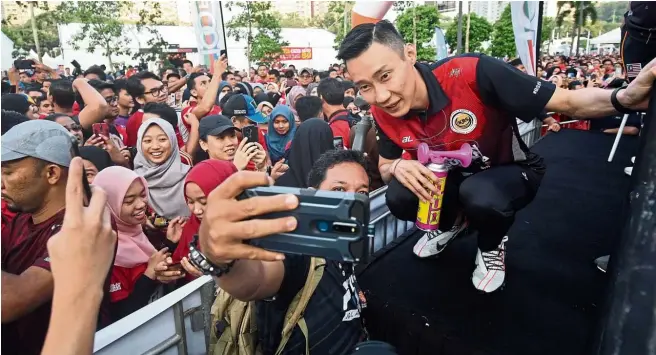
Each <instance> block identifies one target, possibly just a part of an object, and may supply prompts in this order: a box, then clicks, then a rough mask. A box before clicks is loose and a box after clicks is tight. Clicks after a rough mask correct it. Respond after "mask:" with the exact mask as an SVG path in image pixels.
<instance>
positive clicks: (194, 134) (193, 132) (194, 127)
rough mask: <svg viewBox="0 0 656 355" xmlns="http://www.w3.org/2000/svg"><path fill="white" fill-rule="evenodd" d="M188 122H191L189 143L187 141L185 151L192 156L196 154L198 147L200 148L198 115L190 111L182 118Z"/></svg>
mask: <svg viewBox="0 0 656 355" xmlns="http://www.w3.org/2000/svg"><path fill="white" fill-rule="evenodd" d="M182 119H183V120H185V121H186V122H187V123H189V126H190V128H191V129H190V130H189V138H187V143H185V146H184V151H185V152H187V154H189V155H191V156H192V157H193V156H194V154H196V149H198V146H199V144H198V140H199V139H200V134H199V133H198V125H199V124H200V122H198V117H196V115H194V114H193V113H188V114H187V115H186V116H185V117H183V118H182Z"/></svg>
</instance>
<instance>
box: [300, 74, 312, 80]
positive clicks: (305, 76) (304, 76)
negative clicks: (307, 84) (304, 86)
mask: <svg viewBox="0 0 656 355" xmlns="http://www.w3.org/2000/svg"><path fill="white" fill-rule="evenodd" d="M299 78H301V79H312V75H308V74H304V75H301V76H299Z"/></svg>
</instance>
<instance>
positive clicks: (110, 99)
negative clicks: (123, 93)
mask: <svg viewBox="0 0 656 355" xmlns="http://www.w3.org/2000/svg"><path fill="white" fill-rule="evenodd" d="M105 102H107V103H108V104H110V105H111V104H114V103H118V96H109V97H106V98H105Z"/></svg>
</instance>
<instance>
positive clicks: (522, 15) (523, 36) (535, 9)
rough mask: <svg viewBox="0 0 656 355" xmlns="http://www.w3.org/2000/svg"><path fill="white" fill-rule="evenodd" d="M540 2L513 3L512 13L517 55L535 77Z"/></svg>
mask: <svg viewBox="0 0 656 355" xmlns="http://www.w3.org/2000/svg"><path fill="white" fill-rule="evenodd" d="M540 4H541V2H539V1H511V2H510V13H511V15H512V24H513V31H514V32H515V45H516V46H517V54H518V55H519V58H521V60H522V63H523V64H524V67H525V68H526V72H527V73H528V74H530V75H535V72H536V70H535V69H536V65H537V54H536V53H535V50H536V49H535V46H536V44H537V42H536V41H537V39H536V36H537V33H538V17H539V6H540Z"/></svg>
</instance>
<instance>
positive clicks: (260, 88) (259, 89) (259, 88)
mask: <svg viewBox="0 0 656 355" xmlns="http://www.w3.org/2000/svg"><path fill="white" fill-rule="evenodd" d="M251 85H252V86H253V97H255V96H257V94H260V93H264V85H263V84H260V83H253V84H251Z"/></svg>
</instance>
